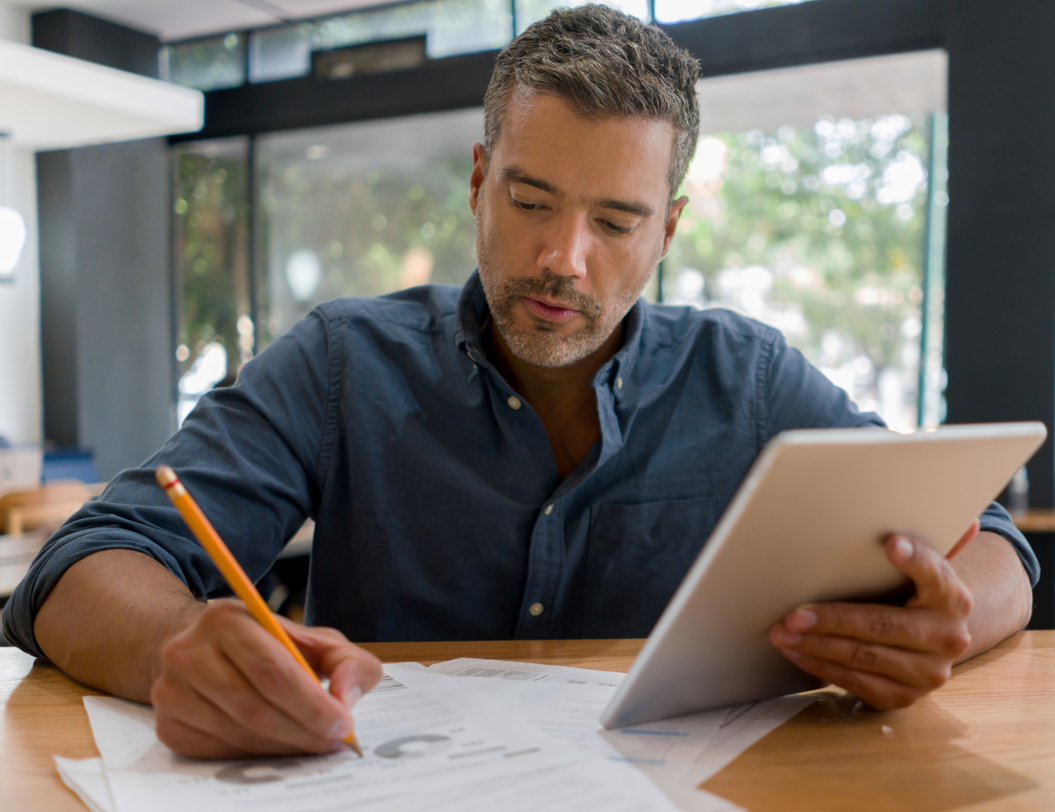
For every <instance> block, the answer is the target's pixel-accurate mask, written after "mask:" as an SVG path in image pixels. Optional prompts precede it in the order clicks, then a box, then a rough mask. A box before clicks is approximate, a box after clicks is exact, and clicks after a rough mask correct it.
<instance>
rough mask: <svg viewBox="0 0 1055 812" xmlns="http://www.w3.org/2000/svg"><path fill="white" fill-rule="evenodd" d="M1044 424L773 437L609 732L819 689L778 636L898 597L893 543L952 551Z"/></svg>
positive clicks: (666, 618) (665, 618) (901, 588)
mask: <svg viewBox="0 0 1055 812" xmlns="http://www.w3.org/2000/svg"><path fill="white" fill-rule="evenodd" d="M1046 434H1047V432H1046V430H1045V428H1044V424H1043V423H994V424H988V425H977V426H949V427H944V428H941V429H938V430H937V431H923V432H917V433H915V434H910V435H902V434H896V433H894V432H892V431H887V430H886V429H879V428H876V429H869V428H856V429H810V430H800V431H789V432H785V433H783V434H780V435H779V436H777V437H776V438H774V439H773V440H772V441H771V442H770V443H769V445H767V446H766V448H765V449H764V450H763V452H762V453H761V454H760V455H759V457H758V459H757V460H756V461H755V464H754V465H753V466H752V468H751V470H750V472H749V473H748V475H747V477H746V479H744V481H743V483H741V485H740V489H739V490H738V491H737V493H736V496H735V497H734V498H733V500H732V502H731V503H730V505H729V507H728V509H727V510H726V511H725V513H724V514H723V515H722V518H721V520H720V521H719V522H718V525H717V526H716V527H715V529H714V532H713V533H712V534H711V537H710V538H709V539H708V541H707V543H706V544H705V545H704V547H703V549H702V550H701V551H700V554H699V555H698V556H697V558H696V561H695V562H694V563H693V565H692V567H691V568H690V569H689V572H688V574H686V576H685V579H684V580H683V581H682V582H681V586H679V587H678V590H677V592H675V593H674V597H673V598H671V601H670V603H669V604H668V605H667V608H666V609H665V610H664V612H663V614H662V616H661V617H660V619H659V622H658V623H657V624H656V626H655V628H654V629H653V630H652V634H651V635H649V638H648V640H647V641H646V643H645V646H644V648H642V650H641V653H640V654H639V655H638V657H637V659H636V660H635V661H634V664H633V666H632V667H631V668H630V671H629V673H628V674H627V677H626V679H625V680H624V681H623V683H622V685H621V687H620V688H619V691H618V692H617V693H616V694H615V696H614V697H612V701H611V702H610V703H609V705H608V707H607V708H605V711H604V713H603V714H602V715H601V724H603V725H604V726H605V727H607V728H612V727H624V726H626V725H633V724H638V723H641V722H651V721H655V720H657V719H667V718H670V717H672V716H680V715H682V714H685V713H691V712H693V711H698V710H704V709H707V708H716V707H722V706H724V705H731V704H735V703H738V702H746V701H751V700H757V699H766V698H769V697H774V696H781V695H783V694H789V693H795V692H797V691H804V690H810V689H812V688H817V687H819V686H820V685H821V684H822V683H821V682H820V681H818V680H817V679H816V678H814V677H812V676H810V675H808V674H806V673H805V672H803V671H800V670H799V669H797V668H796V667H795V666H793V665H792V664H791V663H790V662H788V660H786V659H785V658H784V656H783V655H782V654H781V653H780V652H779V651H778V650H777V649H776V648H774V647H773V645H772V644H771V643H770V642H769V630H770V629H771V628H772V627H773V625H774V624H776V623H778V622H779V621H780V620H781V619H783V617H784V616H785V615H786V614H787V613H788V612H790V611H791V610H792V609H794V608H795V607H796V606H798V605H800V604H803V603H811V602H816V601H832V600H884V599H885V600H891V599H894V600H896V597H894V596H896V595H897V594H898V593H900V595H901V597H902V599H904V597H905V596H906V595H907V594H908V593H907V591H906V588H910V586H911V585H910V584H909V583H908V582H907V579H906V578H905V577H904V576H903V575H902V574H901V573H900V572H899V571H898V570H897V569H896V568H895V567H894V565H893V564H891V563H890V561H889V560H888V559H887V557H886V553H885V551H884V549H883V546H882V543H881V542H882V539H883V538H884V537H885V536H887V535H888V534H890V533H893V532H899V533H906V534H908V535H911V536H913V537H914V538H918V539H921V540H924V541H926V542H927V543H929V544H931V545H932V546H934V547H935V548H936V549H937V550H939V551H940V552H941V553H942V554H945V553H947V552H948V551H949V550H950V549H952V546H953V545H954V544H955V543H956V542H957V541H958V540H959V539H960V537H961V536H962V535H963V534H964V532H966V530H967V528H968V527H969V526H970V524H971V522H972V521H974V519H975V518H977V517H978V516H979V515H980V514H981V513H982V512H983V511H984V510H985V509H986V507H988V505H989V503H990V501H991V500H992V499H993V498H994V497H995V496H997V495H998V494H999V493H1000V491H1001V490H1002V489H1003V488H1004V486H1005V485H1006V484H1007V482H1008V481H1009V480H1010V479H1011V476H1012V475H1013V474H1014V472H1015V471H1016V470H1018V468H1019V467H1020V466H1021V465H1023V464H1024V463H1025V462H1026V460H1028V459H1029V458H1030V457H1031V456H1032V455H1033V452H1035V451H1036V450H1037V448H1038V447H1039V446H1040V444H1041V443H1042V442H1043V441H1044V438H1045V436H1046Z"/></svg>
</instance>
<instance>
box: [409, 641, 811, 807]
mask: <svg viewBox="0 0 1055 812" xmlns="http://www.w3.org/2000/svg"><path fill="white" fill-rule="evenodd" d="M429 670H430V671H436V672H438V673H441V674H447V675H448V676H455V677H466V678H472V681H473V682H475V683H476V686H477V687H475V688H474V689H473V691H474V692H475V693H477V694H479V695H480V696H481V700H480V701H481V702H492V703H493V702H497V703H500V704H501V705H503V706H504V707H506V708H508V709H509V710H511V711H514V712H515V713H516V714H517V715H519V716H520V717H521V718H523V719H525V720H526V721H528V722H529V724H530V725H531V726H532V727H533V728H534V729H535V730H538V731H539V732H541V733H544V734H546V735H547V736H549V737H552V738H556V739H560V740H562V741H565V742H568V743H570V744H573V745H575V746H577V747H579V748H580V749H582V750H584V751H587V752H589V753H592V754H594V755H596V756H601V757H604V758H607V759H608V760H611V761H620V762H623V763H625V764H627V765H630V766H632V767H633V768H635V769H636V770H637V771H640V772H641V773H643V774H644V775H645V776H647V777H648V779H649V780H650V781H651V782H652V783H653V784H655V785H656V786H657V787H659V788H660V789H661V790H662V791H663V792H664V793H665V794H666V795H667V797H668V798H670V799H671V801H673V802H674V803H676V804H677V805H678V806H679V807H680V808H681V809H683V810H706V809H711V808H714V807H712V804H713V803H714V801H713V800H712V799H715V798H716V796H714V795H712V794H710V793H707V792H705V791H704V790H700V789H697V787H699V785H700V784H701V783H703V782H704V781H706V780H707V779H708V778H710V777H711V776H712V775H714V774H715V773H716V772H718V771H719V770H720V769H721V768H722V767H724V766H726V765H727V764H729V763H730V762H731V761H733V759H735V758H736V757H737V756H738V755H739V754H740V753H742V752H743V751H744V750H746V749H747V748H749V747H750V746H751V745H752V744H754V743H755V742H756V741H758V740H759V739H761V738H762V737H763V736H765V735H766V734H767V733H769V732H770V731H771V730H773V729H775V728H776V727H778V726H779V725H780V724H783V723H784V722H786V721H787V720H788V719H790V718H791V717H792V716H794V715H795V714H797V713H798V712H799V711H801V710H802V709H803V708H804V707H806V706H807V705H808V704H810V702H811V701H812V700H811V699H809V698H808V697H799V696H795V697H783V698H780V699H771V700H767V701H765V702H754V703H749V704H745V705H736V706H734V707H731V708H722V709H719V710H714V711H705V712H702V713H695V714H691V715H689V716H682V717H678V718H676V719H667V720H665V721H662V722H655V723H650V724H645V725H637V726H634V727H628V728H621V729H616V730H605V729H603V728H602V727H601V725H600V723H599V721H598V719H599V718H600V716H601V711H602V710H603V709H604V708H605V707H606V706H607V705H608V702H609V701H610V700H611V698H612V696H613V695H614V693H615V691H616V689H617V688H618V687H619V683H620V682H621V681H622V680H623V678H624V677H625V675H624V674H621V673H618V672H608V671H592V670H589V669H583V668H569V667H566V666H552V665H537V664H532V663H510V662H500V661H497V660H474V659H469V658H462V659H458V660H450V661H448V662H444V663H438V664H436V665H433V666H431V667H430V668H429ZM719 800H722V799H719ZM722 803H724V804H726V806H725V807H724V808H727V809H728V808H733V807H732V805H731V804H729V803H728V802H727V801H724V800H722Z"/></svg>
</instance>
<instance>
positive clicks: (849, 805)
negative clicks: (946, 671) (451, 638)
mask: <svg viewBox="0 0 1055 812" xmlns="http://www.w3.org/2000/svg"><path fill="white" fill-rule="evenodd" d="M641 642H642V641H640V640H581V641H542V642H538V641H517V642H479V643H383V644H376V645H369V646H367V648H369V649H371V650H372V651H374V652H375V653H376V654H377V655H378V656H379V657H381V659H382V660H385V661H387V662H399V661H405V660H416V661H418V662H421V663H425V664H431V663H434V662H440V661H442V660H447V659H451V658H453V657H491V658H495V659H507V660H524V661H533V662H545V663H558V664H563V665H575V666H581V667H585V668H597V669H602V670H625V669H626V668H627V667H628V666H629V665H630V663H631V661H632V660H633V657H634V655H635V654H636V653H637V651H638V649H639V648H640V646H641ZM93 693H97V692H95V691H92V690H90V689H88V688H86V687H85V686H83V685H80V684H78V683H75V682H73V681H72V680H70V679H68V678H67V677H65V676H63V675H62V674H61V673H59V672H58V671H57V670H56V669H54V668H52V667H50V666H47V665H43V664H41V663H35V662H34V661H33V660H32V659H31V658H29V657H27V656H26V655H24V654H22V653H21V652H18V651H15V650H13V649H0V731H2V733H0V809H4V810H7V809H11V810H16V809H17V810H37V809H46V810H49V811H50V810H56V812H61V811H62V810H76V812H83V810H84V807H83V806H82V805H81V803H80V801H78V800H77V799H76V797H75V796H74V795H73V794H72V793H71V792H69V791H68V790H66V788H65V787H64V786H63V785H62V783H61V781H60V780H59V777H58V775H57V773H56V772H55V768H54V765H53V762H52V760H51V755H52V754H56V755H62V756H67V757H69V758H89V757H91V756H96V755H98V753H97V751H96V749H95V745H94V744H93V742H92V736H91V730H90V728H89V726H88V718H87V716H86V714H85V712H84V709H83V706H82V704H81V697H83V696H85V695H87V694H93ZM884 725H886V726H888V727H889V728H891V729H892V731H893V732H892V733H890V734H886V733H884V732H883V729H882V728H883V726H884ZM704 787H705V788H706V789H708V790H710V791H711V792H715V793H717V794H719V795H722V796H724V797H726V798H729V799H730V800H732V801H734V802H736V803H738V804H740V805H742V806H745V807H747V808H749V809H751V810H755V812H762V811H763V810H780V811H781V812H786V811H792V810H800V809H801V810H829V809H831V810H835V809H838V810H856V809H860V810H869V811H870V812H881V810H899V811H900V810H913V811H914V812H946V810H954V809H966V808H968V807H970V809H971V810H972V812H981V810H1001V811H1003V810H1026V809H1028V810H1052V809H1055V632H1047V631H1046V632H1038V631H1034V632H1024V633H1020V634H1017V635H1015V636H1014V637H1012V638H1011V639H1010V640H1008V641H1006V642H1005V643H1003V644H1002V645H1000V646H998V647H997V648H996V649H994V650H993V651H991V652H989V653H987V654H984V655H982V656H981V657H978V658H976V659H975V660H972V661H971V662H969V663H966V664H964V665H963V666H960V667H959V668H958V669H957V673H956V676H955V677H954V678H953V680H952V681H951V682H950V683H949V684H948V685H946V686H945V687H944V688H943V689H942V690H940V691H938V692H937V693H935V694H933V695H932V696H931V697H928V698H927V699H925V700H923V701H922V702H920V703H918V704H917V705H915V706H914V707H912V708H908V709H906V710H902V711H895V712H892V713H884V714H878V713H874V712H870V711H867V710H864V709H862V708H861V707H860V705H859V703H857V702H856V701H855V700H854V699H853V698H852V697H848V696H846V695H845V694H842V693H841V692H838V691H825V692H821V694H820V699H819V701H818V702H816V703H815V704H814V705H812V706H811V707H809V708H807V709H806V710H805V711H804V712H803V713H801V714H799V716H797V717H795V718H794V719H792V720H791V721H790V722H788V723H787V724H785V725H784V726H782V727H780V728H778V729H777V730H776V731H774V732H773V733H771V734H770V735H769V736H767V737H766V738H764V739H763V740H762V741H760V742H759V743H758V744H756V745H755V746H754V747H752V748H751V749H750V750H748V751H747V752H746V753H744V754H743V755H742V756H740V758H738V759H737V760H736V761H734V762H733V763H732V764H731V765H730V766H729V767H727V768H726V769H725V770H723V771H722V772H720V773H719V774H718V775H716V776H715V777H714V778H712V779H711V780H709V781H708V782H707V783H706V784H704Z"/></svg>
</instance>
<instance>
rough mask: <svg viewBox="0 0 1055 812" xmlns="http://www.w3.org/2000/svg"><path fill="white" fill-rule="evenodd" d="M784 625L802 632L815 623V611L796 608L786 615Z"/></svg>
mask: <svg viewBox="0 0 1055 812" xmlns="http://www.w3.org/2000/svg"><path fill="white" fill-rule="evenodd" d="M784 625H785V626H787V627H788V628H789V629H791V630H792V631H794V632H804V631H806V630H807V629H812V628H813V627H814V626H816V625H817V613H816V612H811V611H810V610H809V609H796V610H795V611H794V612H792V613H791V614H790V615H788V617H787V620H785V621H784Z"/></svg>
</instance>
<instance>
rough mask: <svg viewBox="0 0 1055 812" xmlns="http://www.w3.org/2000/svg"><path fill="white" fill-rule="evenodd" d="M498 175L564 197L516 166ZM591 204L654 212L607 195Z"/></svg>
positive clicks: (630, 211)
mask: <svg viewBox="0 0 1055 812" xmlns="http://www.w3.org/2000/svg"><path fill="white" fill-rule="evenodd" d="M498 177H499V178H500V179H501V181H502V183H522V184H524V185H525V186H533V187H535V188H536V189H541V190H542V191H543V192H546V194H551V195H553V196H554V197H564V192H562V191H561V190H560V189H558V188H557V187H556V186H554V185H553V184H552V183H548V182H547V181H544V180H541V179H539V178H533V177H531V175H527V174H525V173H524V172H522V171H521V170H520V169H517V168H516V167H509V168H507V169H503V170H502V171H501V172H499V173H498ZM592 205H593V207H594V208H597V209H614V210H615V211H623V212H626V213H627V214H634V215H637V216H638V217H650V216H652V215H653V214H654V213H655V209H653V208H652V207H651V206H649V205H646V204H645V203H638V202H631V201H628V200H616V199H615V198H609V197H606V198H602V199H600V200H594V201H593V203H592Z"/></svg>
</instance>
